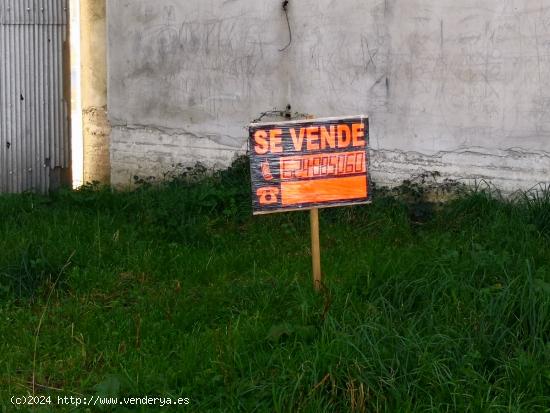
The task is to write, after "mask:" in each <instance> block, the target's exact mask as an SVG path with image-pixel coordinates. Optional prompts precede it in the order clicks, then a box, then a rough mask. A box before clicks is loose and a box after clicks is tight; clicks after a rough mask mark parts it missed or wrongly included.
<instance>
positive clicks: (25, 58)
mask: <svg viewBox="0 0 550 413" xmlns="http://www.w3.org/2000/svg"><path fill="white" fill-rule="evenodd" d="M67 14H68V7H67V0H0V192H23V191H37V192H47V191H48V190H50V189H53V188H56V187H58V186H59V185H60V184H64V183H68V182H70V181H69V179H70V136H69V122H68V113H69V108H68V102H69V101H70V99H69V98H70V96H69V93H70V87H69V83H68V81H67V78H68V77H67V76H66V74H69V69H68V68H69V61H68V56H69V54H68V25H67Z"/></svg>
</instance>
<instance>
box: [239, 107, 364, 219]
mask: <svg viewBox="0 0 550 413" xmlns="http://www.w3.org/2000/svg"><path fill="white" fill-rule="evenodd" d="M357 125H362V129H357V128H356V129H357V130H355V129H354V130H353V132H352V131H351V128H352V126H353V127H356V126H357ZM339 126H341V127H344V128H345V127H347V129H344V132H342V133H341V132H340V129H337V128H338V127H339ZM333 127H334V129H333ZM315 128H318V131H319V134H321V132H320V131H321V128H324V130H325V131H328V128H330V133H331V135H330V136H332V144H333V146H331V147H328V148H327V147H323V148H321V147H320V146H321V145H320V144H319V143H317V147H314V146H313V143H312V141H310V132H309V129H315ZM248 129H249V138H248V145H249V154H250V175H251V188H252V198H253V215H266V214H272V213H280V212H292V211H307V210H312V209H315V208H334V207H341V206H342V207H343V206H352V205H364V204H369V203H371V202H372V185H371V179H370V145H369V137H370V133H369V117H368V116H367V115H354V116H333V117H323V118H311V119H299V120H289V121H276V122H254V123H251V124H249V127H248ZM298 130H299V132H298ZM304 130H305V132H304ZM258 131H262V132H263V131H265V132H266V133H265V134H264V133H261V134H260V133H259V132H258ZM267 131H269V134H267ZM346 131H347V134H348V135H349V136H346V139H348V140H349V142H348V143H347V144H346V146H345V147H341V146H340V143H341V142H340V138H341V136H345V135H346V133H345V132H346ZM274 132H275V133H274ZM256 133H259V134H260V135H261V137H260V136H256V135H255V134H256ZM298 133H299V137H300V139H299V138H298ZM327 133H328V132H327ZM361 133H362V134H361ZM291 135H292V136H291ZM352 135H353V142H352V141H351V139H352ZM327 136H328V135H327ZM313 137H315V138H316V140H318V141H321V138H320V136H319V135H316V136H315V135H313V132H312V136H311V138H313ZM290 138H292V140H290ZM356 138H357V141H356V140H355V139H356ZM336 139H338V142H336ZM361 139H362V140H363V142H364V145H362V146H360V145H359V144H360V143H361ZM342 140H343V138H342ZM258 142H260V143H261V144H262V145H263V146H261V147H259V146H258ZM273 142H275V144H274V143H273ZM297 142H299V143H300V148H299V150H298V148H297V147H296V145H297ZM327 142H328V140H327V138H326V137H325V142H324V143H327ZM310 143H311V145H310ZM352 143H353V144H352ZM292 144H293V145H294V147H292V146H291V145H292ZM304 147H306V148H307V149H306V150H304ZM258 148H260V149H261V152H262V153H258V152H257V150H258ZM264 150H265V152H264ZM363 154H364V157H362V155H363ZM354 155H355V158H354V159H355V161H354V162H356V163H355V164H354V165H356V166H357V165H359V168H361V169H359V170H358V171H356V170H353V171H352V172H351V173H347V172H344V171H345V170H347V167H345V168H346V169H345V170H342V169H340V168H339V171H340V172H336V167H335V165H334V164H331V165H330V166H331V167H334V168H333V169H332V171H333V172H334V173H335V175H334V176H332V177H329V175H326V176H325V177H317V176H316V177H313V176H309V175H308V176H306V177H303V176H301V175H300V176H298V173H302V174H303V173H304V171H305V173H306V174H307V173H308V172H307V171H311V170H312V166H311V165H310V164H308V169H306V168H305V167H304V169H303V170H299V171H297V170H293V171H291V172H292V173H293V174H294V176H293V178H294V179H292V178H290V179H287V178H288V176H287V177H284V178H283V174H286V173H287V172H288V171H287V170H286V169H285V166H284V165H285V163H284V162H286V163H292V162H293V161H296V162H299V163H300V165H302V164H305V162H306V161H307V159H306V158H314V160H313V161H311V160H310V161H309V162H315V161H318V165H317V166H315V167H316V168H318V169H317V170H318V171H320V168H321V165H320V164H321V163H323V165H322V166H323V167H326V165H324V163H325V161H326V163H327V164H328V163H329V162H332V161H333V159H334V158H335V157H337V158H338V161H337V162H340V159H342V157H343V156H344V157H352V156H354ZM329 158H330V160H329ZM359 158H362V159H359ZM347 159H349V158H347ZM357 159H359V161H357ZM283 161H284V162H283ZM344 162H347V161H346V160H344ZM264 164H266V165H267V167H266V169H265V170H264ZM273 167H274V168H275V169H274V171H275V172H274V173H273V174H272V173H271V169H270V168H273ZM300 168H301V167H300ZM352 169H353V168H352ZM326 170H327V169H325V171H326ZM260 171H261V172H260ZM341 172H342V173H341ZM266 176H267V177H268V178H269V180H268V179H267V178H266ZM296 176H298V177H296ZM363 176H364V178H365V181H364V184H363V183H362V180H361V179H360V178H361V177H363ZM271 181H273V182H271ZM314 181H316V182H317V183H315V182H314ZM329 181H330V183H329ZM344 181H347V183H348V191H350V192H349V193H350V196H348V197H347V198H346V197H345V196H344V198H342V199H340V200H339V199H327V200H321V201H310V202H307V201H306V202H299V203H291V204H289V205H284V204H283V201H282V200H281V199H279V195H280V198H283V197H284V193H283V185H285V188H292V184H294V185H293V186H294V187H295V188H296V189H295V192H296V193H298V194H299V192H300V187H303V186H304V185H306V186H307V185H308V183H311V187H312V188H315V186H317V188H319V185H324V183H327V184H328V185H329V188H330V189H329V191H334V194H333V193H328V194H325V196H326V197H327V198H331V197H336V196H337V191H339V187H338V184H339V182H342V187H344V184H343V183H344ZM358 182H359V188H357V187H354V183H358ZM269 183H272V185H271V186H269V185H268V184H269ZM350 184H351V185H350ZM261 185H264V186H263V187H262V186H261ZM362 185H364V186H365V188H364V193H365V195H364V196H363V195H362V194H363V191H362V188H361V186H362ZM262 188H269V189H270V190H272V191H273V192H274V193H276V195H274V196H275V197H276V199H277V203H276V205H275V202H272V201H273V199H272V198H269V197H270V194H266V195H265V196H266V197H267V200H268V201H269V202H270V203H269V204H268V205H267V206H266V205H262V204H261V203H260V199H261V198H260V194H259V191H260V190H261V189H262ZM349 188H351V189H349ZM354 191H355V192H356V193H360V194H361V196H357V197H353V196H352V195H354ZM287 192H290V189H288V190H287ZM321 192H322V190H321ZM311 193H315V192H314V191H312V192H311ZM338 193H339V192H338ZM298 196H299V195H298ZM313 198H315V196H313ZM313 198H312V199H313Z"/></svg>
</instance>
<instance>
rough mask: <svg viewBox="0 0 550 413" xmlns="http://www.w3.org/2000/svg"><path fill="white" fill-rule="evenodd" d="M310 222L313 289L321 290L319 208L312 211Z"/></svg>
mask: <svg viewBox="0 0 550 413" xmlns="http://www.w3.org/2000/svg"><path fill="white" fill-rule="evenodd" d="M309 222H310V226H311V265H312V267H313V287H314V288H315V290H316V291H319V290H320V289H321V246H320V243H319V208H313V209H311V210H310V215H309Z"/></svg>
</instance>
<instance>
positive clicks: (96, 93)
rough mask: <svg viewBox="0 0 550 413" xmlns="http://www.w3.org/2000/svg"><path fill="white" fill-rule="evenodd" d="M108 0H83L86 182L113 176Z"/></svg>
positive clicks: (83, 116) (106, 179)
mask: <svg viewBox="0 0 550 413" xmlns="http://www.w3.org/2000/svg"><path fill="white" fill-rule="evenodd" d="M105 17H106V15H105V0H81V2H80V28H81V29H80V30H81V33H80V36H81V76H82V122H83V134H84V182H93V181H98V182H101V183H105V184H108V183H109V182H110V176H111V165H110V156H109V136H110V133H111V128H110V125H109V121H108V119H107V26H106V18H105Z"/></svg>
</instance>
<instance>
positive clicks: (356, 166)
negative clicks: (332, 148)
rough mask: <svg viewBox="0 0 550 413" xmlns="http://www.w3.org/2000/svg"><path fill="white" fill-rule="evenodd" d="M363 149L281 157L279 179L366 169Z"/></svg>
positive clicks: (354, 172) (347, 173)
mask: <svg viewBox="0 0 550 413" xmlns="http://www.w3.org/2000/svg"><path fill="white" fill-rule="evenodd" d="M365 160H366V154H365V151H357V152H344V153H331V154H320V155H306V156H289V157H285V158H281V179H283V180H289V179H309V178H319V177H328V176H333V177H337V176H345V175H353V174H359V173H365V171H366V162H365Z"/></svg>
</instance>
